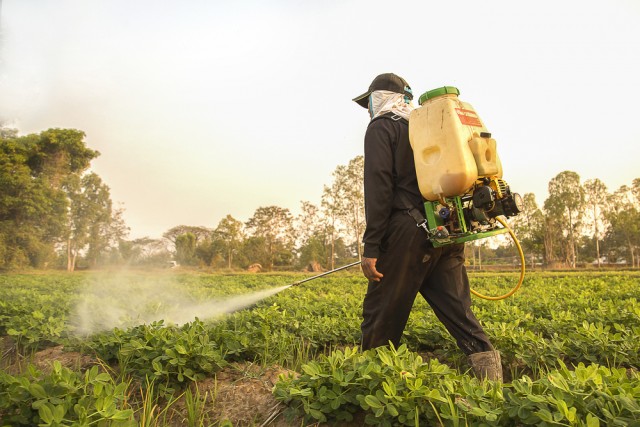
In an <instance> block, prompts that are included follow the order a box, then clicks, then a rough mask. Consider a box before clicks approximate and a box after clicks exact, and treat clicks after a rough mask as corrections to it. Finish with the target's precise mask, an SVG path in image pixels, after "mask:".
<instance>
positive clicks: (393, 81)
mask: <svg viewBox="0 0 640 427" xmlns="http://www.w3.org/2000/svg"><path fill="white" fill-rule="evenodd" d="M377 90H388V91H390V92H395V93H401V94H403V95H404V96H405V97H406V98H408V100H409V101H410V100H412V99H413V93H412V92H411V87H410V86H409V83H407V82H406V80H405V79H403V78H402V77H399V76H396V75H395V74H393V73H385V74H380V75H379V76H378V77H376V78H375V79H373V81H372V82H371V85H369V90H368V91H366V92H365V93H363V94H362V95H360V96H356V97H355V98H353V101H354V102H356V103H357V104H358V105H360V106H361V107H364V108H368V107H369V95H371V93H372V92H375V91H377Z"/></svg>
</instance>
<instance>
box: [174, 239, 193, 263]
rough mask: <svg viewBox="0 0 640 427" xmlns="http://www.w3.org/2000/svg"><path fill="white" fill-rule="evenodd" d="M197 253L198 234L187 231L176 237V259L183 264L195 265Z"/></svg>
mask: <svg viewBox="0 0 640 427" xmlns="http://www.w3.org/2000/svg"><path fill="white" fill-rule="evenodd" d="M195 254H196V236H195V235H194V234H193V233H185V234H181V235H179V236H178V237H176V261H178V262H179V263H180V264H182V265H193V264H194V261H195Z"/></svg>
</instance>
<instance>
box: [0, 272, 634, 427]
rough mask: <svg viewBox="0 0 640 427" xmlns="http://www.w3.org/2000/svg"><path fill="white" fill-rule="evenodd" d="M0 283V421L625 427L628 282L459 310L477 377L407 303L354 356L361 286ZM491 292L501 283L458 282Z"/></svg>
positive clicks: (628, 421) (202, 278)
mask: <svg viewBox="0 0 640 427" xmlns="http://www.w3.org/2000/svg"><path fill="white" fill-rule="evenodd" d="M304 277H307V276H304V275H303V274H285V273H282V274H234V275H231V274H230V275H223V274H197V273H187V272H157V273H149V272H118V273H116V272H101V273H93V274H89V273H85V272H79V273H74V274H59V273H55V274H6V275H0V351H2V362H1V367H2V370H1V371H0V419H1V420H2V421H0V426H34V425H41V426H89V425H91V426H138V425H140V426H236V425H239V426H245V425H246V426H253V425H256V426H260V425H265V426H266V425H275V426H300V425H314V424H319V425H343V426H359V425H365V424H369V425H387V426H391V425H410V426H418V425H422V426H434V425H443V426H525V425H538V426H589V427H594V426H640V373H639V372H638V369H639V367H640V302H639V300H640V274H638V273H637V272H570V273H562V272H558V273H551V272H549V273H545V272H532V273H528V274H527V276H526V279H525V282H524V284H523V287H522V289H521V290H520V291H518V293H516V294H515V295H514V296H513V297H510V298H508V299H506V300H502V301H497V302H494V301H486V300H481V299H477V298H474V300H473V303H474V312H475V314H476V316H477V317H478V318H479V319H480V321H481V322H482V324H483V325H484V327H485V330H486V331H487V333H488V335H489V336H490V337H491V339H492V341H493V343H494V345H495V347H496V348H497V349H499V350H500V352H501V354H502V360H503V367H504V377H505V381H504V383H503V384H498V383H492V382H489V381H479V380H478V379H476V378H474V377H473V376H471V375H470V373H469V368H470V367H469V365H468V363H467V360H466V358H465V356H464V355H463V354H462V352H461V351H460V350H459V349H458V348H457V346H456V344H455V342H454V341H453V340H452V338H451V337H450V336H449V334H448V333H447V331H446V330H445V329H444V328H443V326H442V325H441V324H440V323H439V322H438V320H437V319H436V318H435V316H434V315H433V313H432V312H431V310H430V308H429V307H428V305H427V304H426V303H425V302H424V301H422V300H421V299H420V298H418V300H416V304H415V306H414V310H413V312H412V314H411V317H410V319H409V323H408V325H407V328H406V330H405V335H404V337H403V342H402V344H401V345H400V347H398V348H393V347H384V348H379V349H374V350H369V351H366V352H362V351H360V350H359V348H358V342H359V334H360V305H361V301H362V298H363V296H364V292H365V289H366V282H365V279H364V278H362V276H361V275H359V274H355V273H353V274H349V273H342V272H341V273H337V274H334V275H332V276H327V277H326V278H321V279H317V280H314V281H311V282H308V283H305V284H303V285H300V286H297V287H287V285H289V284H291V283H293V282H295V281H297V280H300V279H302V278H304ZM470 277H471V283H472V287H473V288H475V289H476V290H479V291H482V292H483V293H485V294H489V295H497V294H502V293H504V292H505V291H506V290H508V289H509V288H510V286H513V284H514V283H515V281H516V279H517V275H516V274H511V273H473V274H471V276H470Z"/></svg>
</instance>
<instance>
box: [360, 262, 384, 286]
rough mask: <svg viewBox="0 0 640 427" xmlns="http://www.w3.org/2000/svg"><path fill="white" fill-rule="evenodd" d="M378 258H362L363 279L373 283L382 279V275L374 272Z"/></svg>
mask: <svg viewBox="0 0 640 427" xmlns="http://www.w3.org/2000/svg"><path fill="white" fill-rule="evenodd" d="M377 261H378V258H364V257H363V258H362V272H363V273H364V277H366V278H367V279H369V280H373V281H374V282H379V281H380V279H381V278H382V276H383V275H382V273H380V272H379V271H378V270H376V262H377Z"/></svg>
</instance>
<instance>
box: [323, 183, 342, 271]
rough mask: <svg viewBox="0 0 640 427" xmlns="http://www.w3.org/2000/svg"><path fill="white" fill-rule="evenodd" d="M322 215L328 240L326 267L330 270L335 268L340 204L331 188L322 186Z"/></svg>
mask: <svg viewBox="0 0 640 427" xmlns="http://www.w3.org/2000/svg"><path fill="white" fill-rule="evenodd" d="M321 206H322V213H323V216H324V217H325V218H326V220H327V236H328V240H329V253H328V254H327V257H328V259H327V266H328V268H329V269H330V270H333V269H334V268H335V262H336V241H337V240H338V239H339V238H340V232H341V230H340V221H339V219H338V216H339V212H340V203H339V200H338V198H337V195H336V194H334V193H333V192H332V190H331V188H329V187H327V186H326V185H325V186H324V189H323V191H322V202H321Z"/></svg>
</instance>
